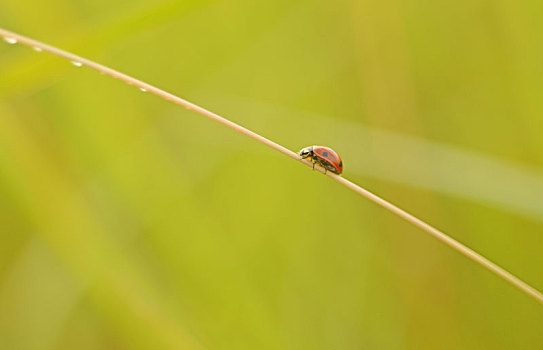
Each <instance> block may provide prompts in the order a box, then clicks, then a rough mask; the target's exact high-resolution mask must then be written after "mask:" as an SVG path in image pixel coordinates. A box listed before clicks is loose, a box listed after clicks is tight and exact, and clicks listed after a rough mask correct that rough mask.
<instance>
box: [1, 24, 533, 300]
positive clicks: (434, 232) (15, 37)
mask: <svg viewBox="0 0 543 350" xmlns="http://www.w3.org/2000/svg"><path fill="white" fill-rule="evenodd" d="M0 36H2V37H3V38H4V40H5V41H6V42H7V43H9V44H15V43H21V44H24V45H27V46H31V47H33V48H34V49H35V50H37V51H47V52H49V53H52V54H54V55H57V56H60V57H64V58H66V59H68V60H70V61H72V63H73V64H74V65H76V66H86V67H89V68H92V69H95V70H97V71H99V72H100V73H103V74H107V75H110V76H112V77H113V78H116V79H119V80H122V81H124V82H125V83H127V84H129V85H134V86H136V87H138V88H140V89H141V90H142V91H148V92H150V93H152V94H155V95H157V96H159V97H161V98H163V99H165V100H168V101H171V102H173V103H175V104H178V105H180V106H183V107H185V108H187V109H190V110H193V111H195V112H196V113H198V114H201V115H203V116H205V117H208V118H210V119H212V120H214V121H217V122H219V123H221V124H223V125H225V126H227V127H229V128H231V129H233V130H235V131H237V132H240V133H242V134H244V135H246V136H249V137H250V138H252V139H255V140H256V141H258V142H260V143H263V144H265V145H266V146H269V147H271V148H273V149H275V150H276V151H279V152H281V153H283V154H284V155H286V156H288V157H290V158H292V159H294V160H297V161H299V162H301V163H303V164H305V165H307V166H313V164H312V163H311V162H310V161H308V160H304V159H300V157H299V156H298V154H296V153H294V152H292V151H291V150H289V149H288V148H286V147H283V146H281V145H280V144H278V143H275V142H273V141H271V140H269V139H267V138H265V137H263V136H261V135H259V134H257V133H255V132H254V131H251V130H249V129H247V128H245V127H243V126H241V125H239V124H236V123H234V122H232V121H230V120H228V119H226V118H223V117H221V116H220V115H218V114H215V113H213V112H211V111H209V110H207V109H205V108H202V107H200V106H198V105H195V104H194V103H192V102H189V101H187V100H184V99H182V98H180V97H177V96H175V95H173V94H171V93H169V92H166V91H164V90H162V89H159V88H157V87H155V86H153V85H150V84H147V83H145V82H143V81H141V80H138V79H135V78H133V77H131V76H129V75H126V74H123V73H121V72H119V71H116V70H114V69H111V68H109V67H106V66H104V65H101V64H99V63H96V62H93V61H91V60H88V59H86V58H83V57H80V56H77V55H74V54H72V53H69V52H67V51H64V50H61V49H58V48H56V47H53V46H50V45H47V44H44V43H42V42H39V41H37V40H33V39H30V38H27V37H25V36H22V35H20V34H17V33H13V32H11V31H8V30H5V29H2V28H0ZM317 170H319V171H320V172H322V173H325V171H324V169H322V168H317ZM325 175H326V176H328V177H330V178H332V179H333V180H335V181H337V182H339V183H340V184H342V185H344V186H345V187H347V188H349V189H351V190H353V191H355V192H356V193H358V194H360V195H362V196H363V197H366V198H367V199H369V200H371V201H372V202H374V203H376V204H377V205H380V206H381V207H383V208H385V209H386V210H389V211H390V212H392V213H394V214H396V215H398V216H399V217H401V218H402V219H404V220H406V221H408V222H409V223H411V224H413V225H415V226H417V227H418V228H420V229H421V230H423V231H425V232H426V233H428V234H430V235H431V236H433V237H434V238H437V239H438V240H440V241H441V242H443V243H445V244H446V245H448V246H449V247H451V248H452V249H454V250H456V251H457V252H459V253H460V254H462V255H464V256H466V257H468V258H470V259H471V260H473V261H474V262H476V263H477V264H479V265H481V266H483V267H484V268H486V269H487V270H489V271H491V272H492V273H494V274H496V275H497V276H499V277H501V278H502V279H504V280H505V281H507V282H509V283H511V284H512V285H513V286H514V287H516V288H517V289H519V290H521V291H522V292H524V293H526V294H527V295H529V296H530V297H532V298H534V299H535V300H536V301H538V302H539V303H541V304H543V294H542V293H541V292H540V291H538V290H537V289H535V288H534V287H532V286H530V285H529V284H528V283H526V282H524V281H523V280H521V279H520V278H518V277H516V276H515V275H513V274H512V273H510V272H509V271H507V270H505V269H504V268H502V267H500V266H498V265H496V264H495V263H493V262H492V261H490V260H489V259H487V258H485V257H484V256H482V255H481V254H479V253H477V252H475V251H474V250H472V249H470V248H468V247H467V246H465V245H463V244H462V243H460V242H458V241H457V240H455V239H454V238H452V237H450V236H449V235H447V234H446V233H444V232H442V231H440V230H438V229H436V228H435V227H433V226H431V225H429V224H427V223H426V222H424V221H422V220H420V219H419V218H417V217H415V216H414V215H412V214H409V213H408V212H406V211H405V210H403V209H400V208H399V207H397V206H395V205H394V204H392V203H390V202H388V201H386V200H384V199H382V198H381V197H379V196H377V195H375V194H373V193H371V192H369V191H368V190H366V189H364V188H362V187H360V186H358V185H357V184H355V183H353V182H351V181H349V180H347V179H345V178H343V177H341V176H338V175H335V174H333V173H331V172H326V173H325Z"/></svg>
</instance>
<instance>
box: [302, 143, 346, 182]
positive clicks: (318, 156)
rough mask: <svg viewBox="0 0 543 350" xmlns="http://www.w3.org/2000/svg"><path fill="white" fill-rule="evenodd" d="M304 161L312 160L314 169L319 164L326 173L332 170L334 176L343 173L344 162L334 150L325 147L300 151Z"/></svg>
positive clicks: (313, 147)
mask: <svg viewBox="0 0 543 350" xmlns="http://www.w3.org/2000/svg"><path fill="white" fill-rule="evenodd" d="M299 154H300V156H302V159H305V158H310V159H311V161H312V162H313V169H315V164H319V165H320V166H322V167H323V168H324V169H325V174H326V171H328V170H330V171H331V172H333V173H334V174H338V175H341V173H342V172H343V162H342V161H341V158H340V157H339V154H337V153H336V152H335V151H334V150H333V149H331V148H330V147H325V146H309V147H306V148H304V149H302V150H301V151H300V153H299Z"/></svg>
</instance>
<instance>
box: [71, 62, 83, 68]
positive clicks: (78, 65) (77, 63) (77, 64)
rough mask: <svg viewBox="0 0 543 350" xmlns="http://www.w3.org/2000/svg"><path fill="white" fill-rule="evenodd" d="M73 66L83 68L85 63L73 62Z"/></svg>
mask: <svg viewBox="0 0 543 350" xmlns="http://www.w3.org/2000/svg"><path fill="white" fill-rule="evenodd" d="M72 64H73V65H74V66H76V67H81V66H82V65H83V63H81V62H78V61H72Z"/></svg>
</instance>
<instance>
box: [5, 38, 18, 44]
mask: <svg viewBox="0 0 543 350" xmlns="http://www.w3.org/2000/svg"><path fill="white" fill-rule="evenodd" d="M4 41H5V42H6V43H8V44H10V45H13V44H17V39H15V38H11V37H7V36H5V37H4Z"/></svg>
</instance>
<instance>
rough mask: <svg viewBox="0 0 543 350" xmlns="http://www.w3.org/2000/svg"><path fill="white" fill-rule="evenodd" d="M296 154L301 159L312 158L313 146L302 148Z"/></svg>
mask: <svg viewBox="0 0 543 350" xmlns="http://www.w3.org/2000/svg"><path fill="white" fill-rule="evenodd" d="M298 154H299V155H300V156H301V157H302V159H305V158H307V157H310V156H312V155H313V146H310V147H306V148H303V149H302V150H301V151H300V152H299V153H298Z"/></svg>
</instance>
